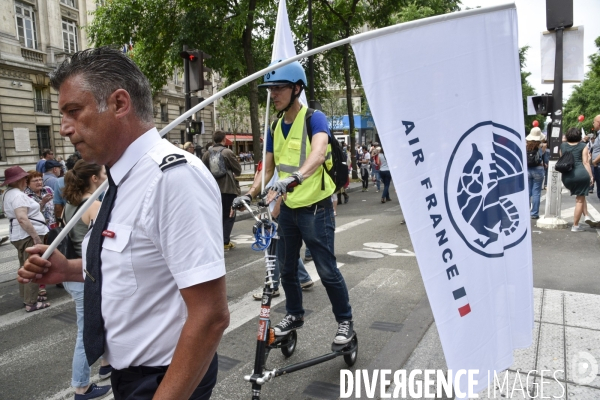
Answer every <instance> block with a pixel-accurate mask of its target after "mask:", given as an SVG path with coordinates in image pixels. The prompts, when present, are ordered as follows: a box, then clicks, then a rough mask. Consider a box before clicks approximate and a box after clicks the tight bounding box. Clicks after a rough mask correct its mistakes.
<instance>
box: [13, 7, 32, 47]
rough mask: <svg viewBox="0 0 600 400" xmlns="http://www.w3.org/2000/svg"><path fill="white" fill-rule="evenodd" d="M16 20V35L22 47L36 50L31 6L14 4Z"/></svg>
mask: <svg viewBox="0 0 600 400" xmlns="http://www.w3.org/2000/svg"><path fill="white" fill-rule="evenodd" d="M15 14H16V18H17V34H18V35H19V42H21V45H22V46H25V47H28V48H30V49H37V33H36V29H35V13H34V12H33V8H32V7H31V6H26V5H24V4H21V3H15Z"/></svg>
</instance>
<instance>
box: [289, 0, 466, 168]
mask: <svg viewBox="0 0 600 400" xmlns="http://www.w3.org/2000/svg"><path fill="white" fill-rule="evenodd" d="M459 3H460V2H459V1H458V0H412V1H410V0H362V1H361V0H315V1H313V7H314V9H313V18H314V22H313V36H314V38H313V42H314V46H315V47H317V46H320V45H323V44H326V43H331V42H334V41H337V40H341V39H345V38H348V37H350V36H352V35H354V34H356V33H358V32H359V30H360V29H362V28H364V27H365V26H369V27H370V28H371V29H376V28H380V27H384V26H388V25H392V24H394V23H398V22H405V21H409V20H412V19H416V18H423V17H427V16H431V15H437V14H443V13H446V12H451V11H457V10H458V9H459V7H458V4H459ZM297 34H298V33H297ZM300 37H302V36H301V34H300ZM318 62H319V64H318V66H316V67H315V69H316V70H317V71H318V70H322V71H327V75H326V77H321V78H320V79H326V84H332V83H338V84H341V85H342V86H343V87H345V90H346V104H347V115H348V119H349V123H350V132H354V130H355V127H354V112H353V109H352V93H353V89H354V87H359V86H360V76H359V73H358V68H357V65H356V60H355V58H354V53H353V52H352V51H351V49H350V45H349V44H347V45H344V46H340V47H338V48H335V49H332V50H331V51H329V52H327V53H326V54H324V55H323V56H322V57H319V58H318ZM317 79H319V78H317ZM321 84H323V82H322V81H321ZM318 86H319V85H318V84H316V85H315V89H316V88H317V87H318ZM323 86H325V85H323ZM351 146H352V148H354V147H355V146H356V144H355V140H354V135H351ZM352 166H353V170H356V159H355V157H354V156H353V158H352Z"/></svg>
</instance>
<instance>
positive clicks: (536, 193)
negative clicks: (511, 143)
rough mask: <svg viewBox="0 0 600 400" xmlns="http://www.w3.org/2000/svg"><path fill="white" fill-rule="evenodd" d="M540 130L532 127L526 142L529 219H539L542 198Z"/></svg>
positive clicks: (542, 178) (542, 169) (542, 153)
mask: <svg viewBox="0 0 600 400" xmlns="http://www.w3.org/2000/svg"><path fill="white" fill-rule="evenodd" d="M542 139H543V136H542V130H541V129H540V128H538V127H537V126H536V127H533V128H532V129H531V131H530V132H529V135H527V137H526V138H525V140H526V142H527V143H526V146H525V148H526V151H527V176H528V186H529V199H530V203H529V204H530V206H531V211H530V214H531V218H532V219H538V218H539V217H540V198H541V196H542V186H543V184H544V156H545V152H544V151H543V149H542Z"/></svg>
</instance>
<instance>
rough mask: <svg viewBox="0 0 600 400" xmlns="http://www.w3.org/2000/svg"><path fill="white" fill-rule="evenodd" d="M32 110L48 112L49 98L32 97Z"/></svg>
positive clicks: (49, 109)
mask: <svg viewBox="0 0 600 400" xmlns="http://www.w3.org/2000/svg"><path fill="white" fill-rule="evenodd" d="M33 110H34V111H35V112H40V113H44V114H50V112H51V111H52V106H51V104H50V100H46V99H33Z"/></svg>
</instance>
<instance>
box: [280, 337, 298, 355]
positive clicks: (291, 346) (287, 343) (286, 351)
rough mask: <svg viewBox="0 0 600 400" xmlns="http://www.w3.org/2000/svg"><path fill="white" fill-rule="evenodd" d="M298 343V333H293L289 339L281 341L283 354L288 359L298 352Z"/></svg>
mask: <svg viewBox="0 0 600 400" xmlns="http://www.w3.org/2000/svg"><path fill="white" fill-rule="evenodd" d="M297 342H298V334H297V333H296V331H291V332H290V333H289V334H288V335H287V337H286V338H285V339H284V340H282V341H281V353H282V354H283V355H284V356H285V357H286V358H287V357H291V355H292V354H294V351H296V343H297Z"/></svg>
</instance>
